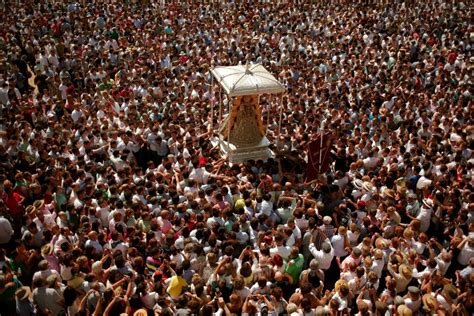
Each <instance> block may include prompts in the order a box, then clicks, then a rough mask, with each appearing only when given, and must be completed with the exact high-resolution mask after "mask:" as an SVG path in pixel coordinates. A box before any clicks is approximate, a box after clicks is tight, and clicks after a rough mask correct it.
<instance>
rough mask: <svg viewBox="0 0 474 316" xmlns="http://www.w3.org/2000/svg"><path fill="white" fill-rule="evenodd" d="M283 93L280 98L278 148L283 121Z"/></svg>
mask: <svg viewBox="0 0 474 316" xmlns="http://www.w3.org/2000/svg"><path fill="white" fill-rule="evenodd" d="M283 96H284V95H283V93H282V94H281V97H280V118H279V120H278V133H277V135H278V136H277V137H278V138H277V148H278V146H279V145H280V134H281V120H282V119H283Z"/></svg>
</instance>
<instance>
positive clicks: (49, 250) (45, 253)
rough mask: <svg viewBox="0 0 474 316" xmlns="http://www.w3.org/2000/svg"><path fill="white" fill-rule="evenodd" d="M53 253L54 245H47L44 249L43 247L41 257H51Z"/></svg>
mask: <svg viewBox="0 0 474 316" xmlns="http://www.w3.org/2000/svg"><path fill="white" fill-rule="evenodd" d="M52 253H53V245H52V244H46V245H44V246H43V247H41V255H43V256H51V254H52Z"/></svg>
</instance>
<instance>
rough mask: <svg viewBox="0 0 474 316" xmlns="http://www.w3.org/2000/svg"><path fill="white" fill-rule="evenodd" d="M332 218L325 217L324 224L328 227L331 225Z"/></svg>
mask: <svg viewBox="0 0 474 316" xmlns="http://www.w3.org/2000/svg"><path fill="white" fill-rule="evenodd" d="M331 222H332V218H331V217H330V216H324V217H323V223H324V224H326V225H331Z"/></svg>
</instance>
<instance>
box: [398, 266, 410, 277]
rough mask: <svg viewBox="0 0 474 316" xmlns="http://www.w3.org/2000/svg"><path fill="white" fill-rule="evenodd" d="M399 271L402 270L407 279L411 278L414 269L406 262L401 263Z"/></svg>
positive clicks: (401, 272)
mask: <svg viewBox="0 0 474 316" xmlns="http://www.w3.org/2000/svg"><path fill="white" fill-rule="evenodd" d="M399 271H400V274H401V275H403V276H404V277H405V278H407V279H411V277H412V276H413V271H412V270H411V269H410V267H409V266H407V265H406V264H402V265H400V268H399Z"/></svg>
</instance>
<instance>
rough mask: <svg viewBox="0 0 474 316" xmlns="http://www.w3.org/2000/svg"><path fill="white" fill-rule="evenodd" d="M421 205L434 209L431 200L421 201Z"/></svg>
mask: <svg viewBox="0 0 474 316" xmlns="http://www.w3.org/2000/svg"><path fill="white" fill-rule="evenodd" d="M423 204H424V205H425V206H426V207H428V208H433V207H434V202H433V200H432V199H423Z"/></svg>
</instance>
